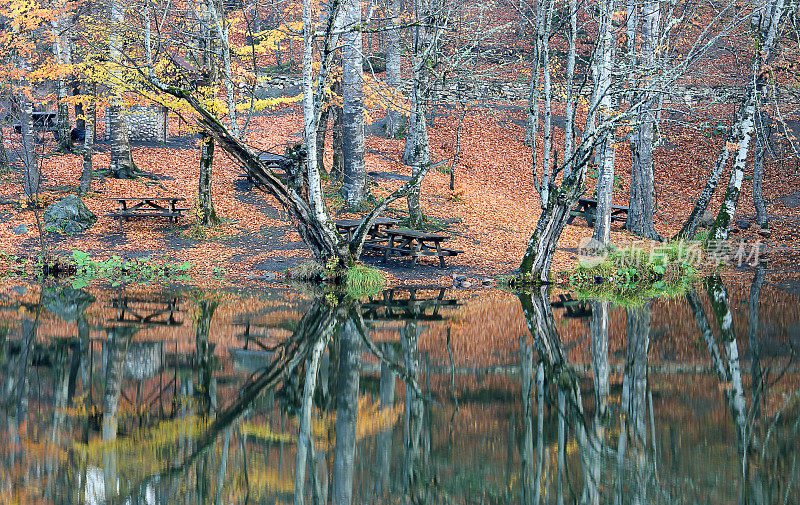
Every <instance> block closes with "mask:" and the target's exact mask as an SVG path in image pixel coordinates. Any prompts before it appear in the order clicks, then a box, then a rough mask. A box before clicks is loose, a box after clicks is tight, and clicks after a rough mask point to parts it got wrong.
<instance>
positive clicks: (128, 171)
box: [107, 0, 136, 179]
mask: <svg viewBox="0 0 800 505" xmlns="http://www.w3.org/2000/svg"><path fill="white" fill-rule="evenodd" d="M124 16H125V14H124V12H123V9H122V5H121V4H120V2H119V0H114V1H113V2H112V3H111V24H112V25H114V26H112V30H119V29H121V27H122V24H123V23H124V21H125V19H124ZM121 44H122V35H121V34H119V33H116V32H112V34H111V36H110V40H109V53H110V56H111V59H112V60H113V61H115V62H117V63H120V62H121V60H122V51H121ZM114 78H115V79H119V76H114ZM107 113H108V116H109V124H110V128H111V135H110V139H111V158H110V164H109V172H110V174H111V176H112V177H115V178H117V179H132V178H133V177H134V176H135V172H136V165H134V163H133V155H132V154H131V144H130V136H129V132H128V121H127V119H126V118H125V111H124V110H123V103H122V97H120V96H119V95H118V94H117V93H114V96H112V97H111V103H110V104H109V106H108V112H107Z"/></svg>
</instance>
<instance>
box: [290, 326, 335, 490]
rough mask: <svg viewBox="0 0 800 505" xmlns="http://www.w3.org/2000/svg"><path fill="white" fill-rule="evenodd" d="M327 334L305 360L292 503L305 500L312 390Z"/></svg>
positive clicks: (314, 346) (312, 399)
mask: <svg viewBox="0 0 800 505" xmlns="http://www.w3.org/2000/svg"><path fill="white" fill-rule="evenodd" d="M328 336H329V334H328V335H325V336H323V335H320V336H319V337H318V338H317V340H316V341H315V342H314V345H313V347H312V348H311V354H310V356H309V357H308V359H307V360H306V380H305V384H304V386H303V399H302V402H301V407H300V416H299V417H300V419H299V421H300V427H299V430H298V435H297V462H296V464H295V475H294V505H303V502H304V500H305V496H304V494H305V487H306V467H307V466H308V453H309V452H310V450H311V444H312V442H313V440H312V438H311V409H312V407H313V404H314V390H315V389H316V387H317V375H318V374H317V372H319V362H320V358H321V357H322V351H324V350H325V345H326V344H327V340H328V338H327V337H328ZM323 337H324V338H323Z"/></svg>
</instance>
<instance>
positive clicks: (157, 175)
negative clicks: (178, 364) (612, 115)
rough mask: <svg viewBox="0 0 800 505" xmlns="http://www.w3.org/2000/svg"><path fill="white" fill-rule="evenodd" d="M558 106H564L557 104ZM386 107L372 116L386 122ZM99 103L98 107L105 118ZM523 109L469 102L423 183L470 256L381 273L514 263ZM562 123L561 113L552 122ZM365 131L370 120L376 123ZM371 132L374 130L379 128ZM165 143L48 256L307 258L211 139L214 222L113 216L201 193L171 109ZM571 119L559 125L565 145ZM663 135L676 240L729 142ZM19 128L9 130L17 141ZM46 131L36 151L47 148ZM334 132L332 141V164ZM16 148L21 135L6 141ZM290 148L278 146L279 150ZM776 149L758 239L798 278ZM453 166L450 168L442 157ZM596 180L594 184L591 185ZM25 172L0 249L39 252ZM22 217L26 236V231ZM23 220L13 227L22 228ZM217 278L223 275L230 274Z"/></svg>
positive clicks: (292, 109)
mask: <svg viewBox="0 0 800 505" xmlns="http://www.w3.org/2000/svg"><path fill="white" fill-rule="evenodd" d="M557 113H558V107H556V114H557ZM380 116H381V114H380V113H373V114H372V119H373V120H375V121H378V120H380ZM102 117H103V116H102V114H100V113H99V114H98V118H102ZM524 122H525V106H524V104H523V103H508V102H504V103H482V104H474V105H473V106H472V107H470V109H469V112H468V114H467V116H466V118H465V121H464V124H463V129H462V136H461V141H460V142H461V153H460V155H459V158H458V161H457V163H456V165H455V187H456V189H455V191H450V190H449V188H448V185H449V177H450V175H449V174H447V173H444V172H445V171H442V170H436V169H434V170H432V171H431V172H430V173H429V175H428V176H427V177H426V179H425V181H424V183H423V186H422V207H423V210H424V212H425V214H426V216H427V217H428V219H429V222H428V227H429V229H430V230H440V231H442V232H443V233H447V234H450V235H452V237H453V238H452V239H451V240H450V241H449V242H448V246H449V247H454V248H458V249H463V250H464V251H466V252H465V253H464V254H462V255H460V256H457V257H455V258H447V262H448V266H447V268H444V269H442V268H439V267H438V265H437V264H436V261H435V258H422V259H421V260H420V263H419V264H418V265H417V266H416V267H412V266H411V262H410V260H409V259H394V260H390V261H389V262H388V263H383V262H382V261H379V260H378V259H377V258H370V257H366V258H365V262H366V263H368V264H371V265H374V266H376V267H377V268H379V269H381V270H383V271H385V272H386V273H387V276H388V277H389V280H390V282H393V283H400V282H419V283H425V284H433V283H436V284H449V283H450V282H451V281H452V277H451V276H452V275H453V274H463V275H466V276H468V277H474V278H482V277H488V276H495V275H499V274H505V273H509V272H512V271H513V270H515V269H516V268H517V267H518V265H519V261H520V259H521V257H522V254H523V252H524V250H525V247H526V245H527V241H528V239H529V238H530V236H531V233H532V231H533V229H534V227H535V225H536V220H537V218H538V216H539V200H538V196H537V194H536V191H535V190H534V187H533V179H532V175H531V150H530V149H529V148H527V147H525V145H524V144H523V142H522V139H523V137H524ZM98 123H99V124H98V139H100V140H101V141H100V142H99V143H98V144H97V145H96V148H97V149H96V152H95V154H94V160H93V163H94V168H95V170H96V171H100V170H103V169H106V168H107V167H108V163H109V149H108V144H107V143H104V142H102V138H103V136H102V134H103V121H102V120H98ZM457 126H458V117H457V113H456V111H455V110H453V109H447V108H442V109H439V110H438V113H437V114H435V115H434V117H432V118H431V120H430V123H429V127H430V144H431V150H432V158H433V161H439V160H442V159H447V158H451V157H452V156H453V153H454V149H455V132H456V129H457ZM556 126H558V121H556ZM301 129H302V116H301V114H300V112H299V110H298V109H297V107H296V106H292V105H289V106H285V107H284V108H283V109H281V110H276V111H272V112H271V113H268V114H264V115H261V116H255V117H253V118H252V120H251V124H250V129H249V130H248V140H249V141H250V142H251V143H252V144H254V145H256V146H258V147H259V148H261V149H269V148H274V147H275V146H279V145H282V144H284V143H285V142H287V141H299V140H300V137H299V134H300V131H301ZM368 130H370V128H369V127H368ZM372 130H374V128H372ZM170 135H171V140H170V141H169V142H167V143H165V144H158V143H140V142H132V146H133V157H134V160H135V162H136V164H137V166H138V167H139V168H140V169H141V170H143V171H145V172H147V173H149V174H150V176H147V177H140V178H138V179H135V180H117V179H113V178H109V177H105V178H103V177H97V178H95V179H94V180H93V182H92V192H91V193H90V194H89V195H88V196H87V197H85V198H84V202H85V203H86V205H87V206H88V207H89V209H90V210H91V211H92V212H94V213H95V214H96V215H97V216H98V221H97V223H96V224H95V225H94V226H93V227H92V228H90V229H89V230H88V231H87V232H85V233H82V234H76V235H67V236H60V235H55V234H52V233H46V237H45V241H46V244H47V247H48V249H49V250H50V251H51V252H52V253H56V254H62V255H69V254H70V253H71V251H72V250H75V249H78V250H82V251H85V252H89V253H91V254H92V255H93V257H97V258H103V257H108V256H110V255H114V254H116V255H120V256H122V257H126V258H134V257H143V256H151V257H153V258H159V259H160V260H170V261H178V262H184V261H188V262H191V263H192V265H193V266H192V269H191V274H192V276H193V277H194V278H195V279H196V280H197V281H198V282H199V283H203V284H209V283H217V282H226V281H227V282H230V281H232V282H243V281H245V280H248V279H249V280H252V279H253V278H254V276H255V277H258V276H262V275H264V274H266V273H267V272H275V273H281V272H284V271H285V270H286V269H287V268H289V267H290V266H293V265H296V264H298V263H300V262H303V261H306V260H308V259H309V258H310V253H309V251H308V250H307V249H306V248H305V247H304V245H303V243H302V241H301V239H300V237H299V235H298V233H297V231H296V229H295V228H294V226H293V224H292V223H291V222H290V221H289V220H288V219H287V216H286V213H285V212H283V211H282V209H280V208H279V206H278V204H277V202H276V201H275V200H274V199H273V198H272V197H271V196H269V195H266V194H264V193H262V192H261V191H259V190H257V189H255V188H253V187H252V186H251V185H250V183H248V182H247V181H246V180H245V179H244V177H243V170H242V169H241V168H240V167H239V166H237V164H236V163H234V162H232V161H231V160H230V159H229V158H228V157H227V155H226V154H225V153H224V152H222V151H221V150H220V149H217V152H216V155H215V160H214V179H213V199H214V204H215V207H216V211H217V214H218V215H219V217H220V218H221V219H222V224H220V225H219V226H217V227H215V228H212V229H206V230H203V229H201V228H199V227H197V226H196V225H195V218H194V215H193V212H192V211H190V212H189V213H188V215H187V217H185V218H184V219H182V220H181V221H180V222H179V223H177V224H171V223H169V222H168V221H167V220H165V219H162V220H153V219H148V220H133V221H130V222H126V223H124V224H123V225H122V226H121V227H120V225H119V223H118V222H117V221H115V220H113V219H112V218H110V217H107V216H106V214H107V213H108V212H111V211H113V210H114V209H115V205H116V204H115V202H112V201H110V200H108V199H109V198H113V197H138V196H153V197H156V196H181V197H185V198H187V200H188V202H189V206H190V207H192V206H193V203H192V202H193V200H194V198H195V196H196V194H197V171H198V160H199V141H198V137H197V136H196V135H194V134H193V133H192V132H190V131H188V129H187V127H186V126H185V125H182V124H180V123H179V122H178V119H177V118H170ZM559 135H561V136H562V137H563V130H560V129H559V128H555V142H556V145H558V144H559V143H560V142H561V141H562V139H561V138H559ZM662 135H663V138H664V141H663V142H662V143H661V144H660V145H659V147H658V149H657V150H656V160H655V178H656V194H657V212H656V228H657V230H658V231H659V233H661V235H663V236H665V237H671V236H672V235H674V234H675V233H676V232H677V230H678V229H679V228H680V226H681V224H682V222H683V220H684V219H685V218H686V216H687V215H688V214H689V213H690V211H691V208H692V205H693V203H694V199H695V198H696V197H697V195H698V194H699V192H700V190H701V189H702V187H703V185H704V184H705V180H706V177H707V173H708V171H709V170H710V169H711V165H712V164H713V162H714V160H715V159H716V157H717V152H718V149H719V147H720V146H721V144H722V143H723V142H724V138H723V137H724V136H723V135H715V134H713V132H709V130H703V129H698V128H697V127H695V126H690V125H686V124H682V123H678V122H675V123H668V126H667V127H665V128H664V129H663V130H662ZM18 137H19V135H16V136H15V134H14V133H13V132H12V131H6V132H5V138H6V139H7V141H10V144H9V145H11V144H13V143H14V142H15V141H16V142H18ZM48 142H49V143H52V139H51V136H50V135H49V134H48V135H47V142H46V143H45V145H44V146H42V149H43V150H44V151H47V150H48V149H51V148H52V146H50V145H48ZM403 144H404V141H403V140H393V139H385V138H381V137H379V136H377V135H370V136H369V137H368V138H367V143H366V164H367V171H368V172H369V177H368V180H369V185H370V186H369V189H370V192H371V193H372V194H373V195H375V196H377V197H380V196H383V195H386V194H388V193H389V192H390V191H392V190H393V189H395V188H397V187H399V186H400V185H401V184H402V183H403V181H404V179H406V178H407V176H409V175H410V167H407V166H405V165H404V164H403V163H402V162H401V161H400V157H401V154H402V151H403ZM330 146H331V138H330V134H329V137H328V139H327V142H326V149H327V162H326V166H328V167H329V166H330V163H331V155H330ZM616 148H617V157H618V159H619V160H620V163H619V164H618V167H620V168H618V169H617V173H616V176H617V177H616V178H617V187H616V189H615V193H614V195H615V196H614V198H615V203H617V204H627V197H628V191H629V177H630V176H629V171H628V168H627V167H628V166H629V160H630V155H629V150H628V145H627V142H625V141H622V142H619V143H618V144H617V146H616ZM9 149H10V150H11V153H12V154H13V146H11V147H9ZM277 151H278V152H282V147H279V148H277ZM774 152H775V153H776V157H775V158H772V159H768V162H767V165H766V171H765V177H764V197H765V199H766V200H767V202H768V206H767V208H768V212H769V214H770V220H771V222H770V225H771V232H772V235H771V237H769V238H767V239H760V240H761V241H762V243H764V244H765V245H766V246H767V249H766V250H767V255H768V256H769V257H770V261H771V269H773V272H775V273H779V274H780V276H781V277H782V278H790V277H791V278H794V277H797V274H796V272H797V260H798V259H800V254H798V253H797V252H796V251H795V249H796V245H797V244H798V241H797V238H798V236H800V166H799V165H798V160H797V159H796V158H793V157H790V156H788V154H786V150H785V149H776V150H774ZM448 166H449V163H446V164H445V165H444V166H443V167H448ZM42 172H43V175H44V185H43V188H44V189H43V197H44V198H45V200H46V201H54V200H57V199H59V198H60V197H61V196H62V194H63V193H65V192H69V191H74V190H75V189H76V186H77V183H78V179H79V177H80V172H81V158H80V156H79V155H78V154H52V155H50V156H48V157H47V158H46V159H44V161H43V170H42ZM727 178H728V174H727V173H726V174H723V176H722V178H721V179H720V181H721V182H720V187H721V188H723V189H724V186H725V184H726V181H727ZM327 184H328V186H327V190H326V193H327V194H328V196H329V204H330V206H331V208H332V209H333V210H335V212H336V214H337V217H340V218H346V217H355V216H354V215H352V214H347V213H345V212H342V211H341V210H339V208H338V207H339V206H340V205H341V200H340V199H339V198H338V197H337V196H336V195H337V189H338V188H337V187H336V183H335V182H328V183H327ZM593 185H594V178H593V177H592V176H591V171H590V177H589V179H588V182H587V188H588V189H587V194H588V195H591V193H592V188H593ZM751 191H752V189H751V181H750V179H749V178H748V180H746V181H745V183H744V185H743V190H742V197H741V200H740V207H739V209H738V210H737V219H741V218H744V219H746V220H748V221H749V222H750V223H751V224H750V226H749V227H748V228H747V229H745V230H741V231H739V232H738V233H737V234H736V235H735V236H736V237H737V238H741V239H743V240H747V241H753V242H755V241H756V240H759V238H760V237H759V235H758V234H757V226H756V225H755V223H754V218H755V210H754V208H753V204H752V194H751ZM718 193H719V194H718V195H717V198H716V199H715V200H714V203H713V205H714V206H715V208H716V207H718V206H719V202H720V200H721V193H722V191H721V190H720V189H718ZM21 196H22V179H21V176H20V174H19V173H15V172H13V171H10V172H7V173H5V174H0V202H1V203H2V205H0V250H2V251H4V252H6V253H8V254H9V255H28V256H33V255H35V254H37V253H38V250H39V238H38V234H37V232H36V224H35V216H34V213H33V212H31V211H28V210H24V209H22V208H21V207H20V205H19V201H20V199H21ZM404 207H405V201H404V200H400V201H398V202H396V204H395V205H393V206H392V208H391V209H389V210H388V211H387V215H389V216H391V217H396V218H400V219H402V218H403V217H405V216H406V215H407V212H406V211H405V208H404ZM21 224H25V225H26V227H27V233H22V234H19V228H18V227H19V225H21ZM15 229H17V232H15V231H14V230H15ZM591 232H592V230H591V229H590V228H588V227H586V224H585V223H584V222H583V221H582V220H580V219H576V220H575V222H574V223H573V224H572V225H569V226H567V228H566V230H565V232H564V234H563V236H562V239H561V241H560V243H559V248H558V250H557V252H556V256H555V260H554V265H553V267H554V271H558V270H564V269H570V268H573V267H574V266H575V265H576V262H577V254H576V253H577V249H576V248H577V246H578V244H579V242H580V241H581V239H583V238H585V237H588V236H591ZM635 240H636V238H635V237H633V236H632V235H630V234H629V233H627V232H626V231H625V230H623V229H622V228H621V227H620V226H619V224H615V230H614V232H613V233H612V242H613V243H615V244H617V245H624V244H626V243H629V242H631V241H635ZM222 279H226V281H223V280H222Z"/></svg>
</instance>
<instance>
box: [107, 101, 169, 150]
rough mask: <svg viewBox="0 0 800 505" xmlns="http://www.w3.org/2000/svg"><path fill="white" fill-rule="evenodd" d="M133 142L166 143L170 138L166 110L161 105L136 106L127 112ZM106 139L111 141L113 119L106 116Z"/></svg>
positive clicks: (126, 116)
mask: <svg viewBox="0 0 800 505" xmlns="http://www.w3.org/2000/svg"><path fill="white" fill-rule="evenodd" d="M125 118H126V119H127V121H128V132H129V134H130V139H131V140H139V141H145V142H165V141H166V140H167V138H168V131H167V114H166V109H165V108H164V107H161V106H160V105H134V106H132V107H130V108H128V109H127V110H126V111H125ZM105 139H106V140H110V139H111V118H110V117H109V116H108V114H106V133H105Z"/></svg>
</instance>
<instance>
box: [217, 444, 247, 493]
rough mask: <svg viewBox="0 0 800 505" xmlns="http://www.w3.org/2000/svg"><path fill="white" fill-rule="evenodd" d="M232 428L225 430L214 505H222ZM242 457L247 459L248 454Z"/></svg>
mask: <svg viewBox="0 0 800 505" xmlns="http://www.w3.org/2000/svg"><path fill="white" fill-rule="evenodd" d="M231 431H232V430H231V428H228V429H227V430H225V440H224V441H223V442H222V455H221V456H220V461H219V472H218V473H217V495H216V497H215V498H214V505H221V504H222V488H223V486H224V485H225V480H224V479H225V474H226V473H227V471H228V451H229V449H230V445H231ZM242 456H243V457H244V458H247V454H246V453H243V454H242Z"/></svg>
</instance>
